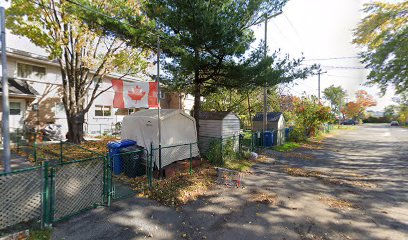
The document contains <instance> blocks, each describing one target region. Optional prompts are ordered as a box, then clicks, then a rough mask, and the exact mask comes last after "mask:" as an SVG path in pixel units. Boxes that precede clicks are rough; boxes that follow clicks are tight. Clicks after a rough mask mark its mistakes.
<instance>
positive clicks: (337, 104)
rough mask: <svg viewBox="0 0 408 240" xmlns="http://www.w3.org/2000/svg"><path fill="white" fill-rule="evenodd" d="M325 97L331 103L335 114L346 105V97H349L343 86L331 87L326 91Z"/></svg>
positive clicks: (324, 92)
mask: <svg viewBox="0 0 408 240" xmlns="http://www.w3.org/2000/svg"><path fill="white" fill-rule="evenodd" d="M323 95H324V97H325V98H326V99H327V100H329V101H330V103H331V105H332V108H333V110H334V112H336V113H337V112H339V111H340V108H341V106H342V105H343V103H344V97H346V96H347V92H346V90H344V89H343V88H342V87H341V86H338V87H335V86H334V85H331V86H330V87H328V88H326V89H324V91H323Z"/></svg>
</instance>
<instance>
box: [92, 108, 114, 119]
mask: <svg viewBox="0 0 408 240" xmlns="http://www.w3.org/2000/svg"><path fill="white" fill-rule="evenodd" d="M111 115H112V107H111V106H102V105H95V116H97V117H110V116H111Z"/></svg>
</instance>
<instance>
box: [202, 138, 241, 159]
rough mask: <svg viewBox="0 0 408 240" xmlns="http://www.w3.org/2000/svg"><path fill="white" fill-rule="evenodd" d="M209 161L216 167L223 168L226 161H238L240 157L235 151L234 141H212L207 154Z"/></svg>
mask: <svg viewBox="0 0 408 240" xmlns="http://www.w3.org/2000/svg"><path fill="white" fill-rule="evenodd" d="M205 155H206V157H207V159H208V161H209V162H210V163H211V164H213V165H216V166H223V165H224V163H225V161H230V160H236V159H237V158H238V157H239V153H237V152H236V151H235V149H234V139H232V138H230V139H227V140H221V139H214V140H212V141H210V144H209V147H208V150H207V153H206V154H205Z"/></svg>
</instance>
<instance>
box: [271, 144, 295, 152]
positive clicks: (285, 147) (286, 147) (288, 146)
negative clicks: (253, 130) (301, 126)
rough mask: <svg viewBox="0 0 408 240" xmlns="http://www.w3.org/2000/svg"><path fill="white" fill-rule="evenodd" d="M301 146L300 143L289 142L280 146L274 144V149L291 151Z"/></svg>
mask: <svg viewBox="0 0 408 240" xmlns="http://www.w3.org/2000/svg"><path fill="white" fill-rule="evenodd" d="M299 147H300V144H299V143H295V142H287V143H285V144H283V145H280V146H274V147H273V150H275V151H278V152H290V151H293V150H294V149H296V148H299Z"/></svg>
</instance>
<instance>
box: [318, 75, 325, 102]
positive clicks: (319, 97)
mask: <svg viewBox="0 0 408 240" xmlns="http://www.w3.org/2000/svg"><path fill="white" fill-rule="evenodd" d="M323 73H327V71H326V72H322V70H320V69H319V71H318V72H317V76H318V88H317V91H318V93H317V97H318V99H319V103H320V102H321V101H320V100H321V98H320V74H323Z"/></svg>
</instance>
